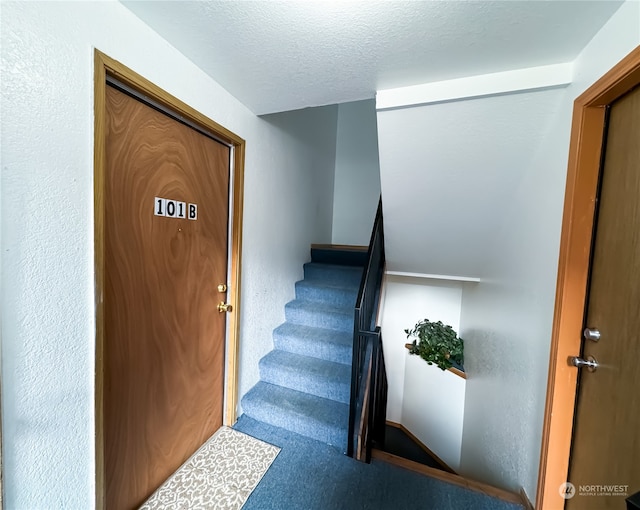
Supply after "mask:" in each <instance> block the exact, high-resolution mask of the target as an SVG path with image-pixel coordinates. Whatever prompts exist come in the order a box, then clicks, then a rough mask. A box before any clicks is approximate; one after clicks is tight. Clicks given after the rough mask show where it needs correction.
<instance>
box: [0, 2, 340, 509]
mask: <svg viewBox="0 0 640 510" xmlns="http://www.w3.org/2000/svg"><path fill="white" fill-rule="evenodd" d="M0 28H1V30H0V32H1V46H2V48H1V73H2V88H1V91H0V94H1V97H0V101H1V102H0V106H1V109H2V120H1V142H2V143H1V144H2V153H1V169H2V175H1V178H2V182H1V186H0V187H1V192H2V196H1V199H0V203H1V207H2V212H1V221H2V224H1V228H2V239H1V241H2V247H1V250H2V268H1V269H2V285H3V286H2V371H1V372H2V377H3V380H2V405H3V409H2V419H3V424H2V425H3V447H4V448H3V454H4V490H5V501H4V504H5V505H6V508H10V509H12V510H14V509H16V510H32V509H34V508H73V509H76V508H77V509H90V508H93V507H94V499H95V496H94V491H95V481H94V480H95V466H94V463H95V451H94V437H95V436H94V430H95V420H94V415H95V409H94V390H95V388H94V370H95V366H94V359H95V348H94V346H95V305H94V276H95V275H94V252H93V69H94V61H93V50H94V47H97V48H98V49H100V50H101V51H103V52H105V53H106V54H108V55H109V56H111V57H113V58H115V59H117V60H119V61H121V62H122V63H123V64H125V65H127V66H128V67H130V68H132V69H133V70H134V71H136V72H138V73H140V74H142V75H143V76H145V77H146V78H148V79H149V80H151V81H152V82H154V83H155V84H156V85H158V86H160V87H161V88H163V89H165V90H166V91H167V92H169V93H171V94H173V95H175V96H177V97H178V98H180V99H181V100H183V101H185V102H186V103H188V104H190V105H191V106H193V107H194V108H195V109H197V110H199V111H200V112H202V113H203V114H205V115H207V116H209V117H210V118H212V119H214V120H215V121H217V122H218V123H220V124H222V125H224V126H225V127H227V128H228V129H230V130H232V131H234V132H235V133H237V134H238V135H240V136H242V137H243V138H245V139H246V140H247V147H246V148H247V152H246V168H245V212H244V219H245V221H244V246H243V266H242V268H243V273H242V311H241V313H242V315H241V338H240V343H241V352H240V374H241V378H240V388H241V394H242V393H243V392H244V391H246V390H247V389H248V388H249V387H250V386H251V385H252V384H253V383H254V382H255V381H256V380H257V379H258V366H257V361H258V359H259V358H260V357H261V356H262V355H264V354H265V353H266V352H268V351H269V350H270V349H271V345H272V339H271V333H272V330H273V328H274V327H276V326H277V325H278V324H280V323H281V322H282V321H283V320H284V304H285V303H286V302H287V301H288V300H290V299H292V298H293V294H294V282H295V281H296V280H297V279H300V278H301V277H302V264H303V263H304V262H305V261H307V260H308V258H309V244H310V243H312V242H320V243H322V242H324V243H328V242H330V241H331V217H332V202H331V195H332V190H333V171H334V164H335V136H336V135H335V129H336V122H337V111H336V109H335V107H333V108H328V109H321V110H317V111H314V112H300V113H299V114H296V115H294V116H293V117H291V118H284V119H281V122H280V123H278V122H270V121H269V120H264V119H260V118H258V117H256V116H254V115H253V114H252V113H251V112H250V111H249V110H248V109H247V108H245V107H244V106H243V105H242V104H241V103H239V102H238V101H237V100H236V99H235V98H234V97H232V96H231V95H230V94H229V93H228V92H226V91H225V90H224V89H223V88H222V87H221V86H220V85H219V84H217V83H216V82H215V81H213V80H212V79H211V78H210V77H209V76H207V75H206V74H205V73H204V72H202V71H201V70H200V69H198V68H197V67H196V66H195V65H194V64H193V63H192V62H191V61H189V60H188V59H187V58H185V57H184V56H183V55H182V54H180V53H179V52H178V51H177V50H176V49H175V48H173V47H172V46H170V45H169V44H168V43H167V42H166V41H164V40H163V39H162V38H161V37H159V36H158V35H157V34H156V33H155V32H153V31H152V30H151V29H150V28H149V27H148V26H146V25H145V24H144V23H142V22H141V21H140V20H139V19H138V18H137V17H136V16H135V15H133V14H132V13H131V12H130V11H129V10H128V9H126V8H125V7H123V6H122V5H121V4H119V3H118V2H115V1H107V2H68V3H66V2H3V3H2V18H1V27H0ZM298 115H299V116H298ZM305 116H306V117H305ZM293 131H297V132H296V133H295V134H294V133H293ZM311 139H315V140H318V139H319V141H318V142H317V146H314V147H311V146H310V143H309V141H310V140H311Z"/></svg>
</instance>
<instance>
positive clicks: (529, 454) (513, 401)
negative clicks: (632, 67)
mask: <svg viewBox="0 0 640 510" xmlns="http://www.w3.org/2000/svg"><path fill="white" fill-rule="evenodd" d="M639 43H640V4H638V3H637V2H627V3H626V4H624V5H623V6H622V7H621V9H620V10H619V11H618V12H617V13H616V14H615V15H614V16H613V17H612V18H611V20H610V21H609V22H608V23H607V24H606V25H605V26H604V27H603V28H602V30H601V31H600V32H599V33H598V34H597V35H596V36H595V38H594V39H593V40H592V41H591V42H590V43H589V45H588V46H587V47H586V48H585V49H584V50H583V52H582V53H581V54H580V56H579V57H578V59H577V60H576V61H575V62H574V69H575V75H574V83H573V84H572V85H571V86H570V87H569V88H568V89H566V90H564V91H562V92H561V93H560V95H559V96H558V95H556V96H555V97H553V98H551V97H550V98H549V99H550V100H551V102H552V104H553V105H555V111H553V113H552V114H550V115H548V116H547V118H546V119H545V120H544V125H545V131H544V137H543V138H542V139H536V140H532V146H531V148H532V149H533V150H530V151H528V152H527V153H526V155H527V158H526V159H523V160H522V161H520V165H519V167H520V172H519V175H518V181H517V186H516V188H515V189H514V191H513V193H512V195H511V198H510V200H509V202H508V203H507V204H505V206H504V208H503V211H504V212H503V214H502V215H501V217H500V219H499V221H497V222H496V223H495V224H493V225H492V228H493V231H492V232H491V233H490V234H491V235H490V236H489V237H488V239H487V246H489V247H490V250H489V253H488V257H487V259H486V260H487V263H486V264H485V265H484V267H483V272H482V275H481V276H482V282H481V283H480V284H478V285H475V286H473V287H468V288H465V290H464V293H463V301H462V319H461V325H462V331H461V335H462V336H463V338H465V340H466V345H465V348H466V353H465V354H466V357H465V369H466V370H467V372H468V375H469V379H468V380H467V393H466V403H465V414H464V432H463V442H462V464H461V471H462V473H463V474H465V475H467V476H469V477H471V478H475V479H478V480H482V481H485V482H488V483H492V484H495V485H497V486H500V487H503V488H505V489H510V490H518V489H519V488H520V487H524V489H525V491H526V493H527V495H528V497H529V499H530V500H532V501H533V500H534V498H535V491H536V484H537V478H538V464H539V456H540V445H541V437H542V421H543V415H544V404H545V393H546V381H547V372H548V363H549V346H550V339H551V326H552V320H553V309H554V298H555V284H556V272H557V260H558V250H559V238H560V228H561V220H562V206H563V199H564V187H565V178H566V169H567V154H568V147H569V135H570V125H571V110H572V103H573V100H574V99H575V97H577V96H578V95H579V94H580V93H582V92H583V91H584V90H585V89H586V88H587V87H588V86H589V85H591V84H592V83H593V82H594V81H595V80H597V79H598V78H599V77H600V76H601V75H602V74H603V73H604V72H606V71H607V70H608V69H610V68H611V67H612V66H613V65H615V64H616V63H617V62H618V61H619V60H620V59H621V58H622V57H624V56H625V55H626V54H627V53H629V52H630V51H631V50H632V49H633V48H634V47H635V46H636V45H638V44H639ZM515 120H516V119H514V121H515ZM461 142H463V141H462V140H461Z"/></svg>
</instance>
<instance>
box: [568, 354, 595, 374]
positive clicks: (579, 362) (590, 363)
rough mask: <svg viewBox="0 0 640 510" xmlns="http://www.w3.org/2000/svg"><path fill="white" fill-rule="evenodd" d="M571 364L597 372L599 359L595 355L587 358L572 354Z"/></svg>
mask: <svg viewBox="0 0 640 510" xmlns="http://www.w3.org/2000/svg"><path fill="white" fill-rule="evenodd" d="M569 364H570V365H572V366H574V367H578V368H586V369H587V370H588V371H589V372H595V371H596V369H597V368H598V366H599V365H598V360H596V359H595V358H594V357H593V356H588V357H587V359H582V358H579V357H578V356H571V357H570V358H569Z"/></svg>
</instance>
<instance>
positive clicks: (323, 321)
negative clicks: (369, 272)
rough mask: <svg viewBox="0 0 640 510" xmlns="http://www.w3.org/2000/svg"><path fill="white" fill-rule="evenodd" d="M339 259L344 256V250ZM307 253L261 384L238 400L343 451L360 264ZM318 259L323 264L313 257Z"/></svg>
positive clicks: (255, 415) (251, 412) (251, 413)
mask: <svg viewBox="0 0 640 510" xmlns="http://www.w3.org/2000/svg"><path fill="white" fill-rule="evenodd" d="M342 256H344V254H343V255H342ZM340 257H341V255H340V253H339V252H336V251H333V252H330V251H326V250H322V251H318V250H312V261H311V262H309V263H307V264H305V266H304V280H302V281H299V282H297V283H296V287H295V289H296V299H294V300H293V301H291V302H289V303H287V304H286V305H285V318H286V322H285V323H284V324H282V325H280V326H278V327H277V328H276V329H275V330H274V332H273V343H274V347H275V348H274V350H273V351H271V352H270V353H269V354H267V355H266V356H265V357H264V358H262V359H261V360H260V363H259V368H260V381H259V382H258V384H256V385H255V386H254V387H253V388H251V390H249V391H248V392H247V393H246V395H244V397H243V398H242V409H243V412H244V414H245V415H246V416H247V417H250V418H252V419H254V420H257V421H259V422H263V423H265V424H269V425H273V426H276V427H280V428H283V429H286V430H289V431H291V432H295V433H297V434H301V435H303V436H306V437H309V438H312V439H315V440H318V441H322V442H323V443H327V444H329V445H333V446H336V447H338V448H340V449H341V450H343V451H344V450H346V446H347V427H348V417H349V396H350V391H351V357H352V348H353V347H352V346H353V315H354V307H355V303H356V299H357V295H358V289H359V287H360V280H361V279H362V266H358V265H354V264H356V262H357V260H358V259H354V257H353V254H348V256H347V257H346V259H345V263H344V264H341V263H336V262H342V260H341V258H340ZM316 258H319V259H320V260H322V262H318V261H316Z"/></svg>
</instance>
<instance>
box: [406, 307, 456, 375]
mask: <svg viewBox="0 0 640 510" xmlns="http://www.w3.org/2000/svg"><path fill="white" fill-rule="evenodd" d="M404 332H405V333H406V334H407V338H408V339H411V338H413V339H414V340H413V343H410V344H406V347H407V348H408V349H409V354H417V355H418V356H420V357H421V358H422V359H423V360H425V361H426V362H427V363H428V364H429V365H437V366H438V367H439V368H441V369H442V370H446V369H447V368H451V367H452V366H453V365H454V363H455V364H456V365H459V366H462V361H463V349H464V343H463V340H462V338H459V337H458V335H457V334H456V332H455V331H454V330H453V328H452V327H451V326H446V325H444V324H443V323H442V322H441V321H438V322H431V321H430V320H429V319H424V320H421V321H420V322H418V323H417V324H416V325H415V326H414V327H413V329H405V330H404Z"/></svg>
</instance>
